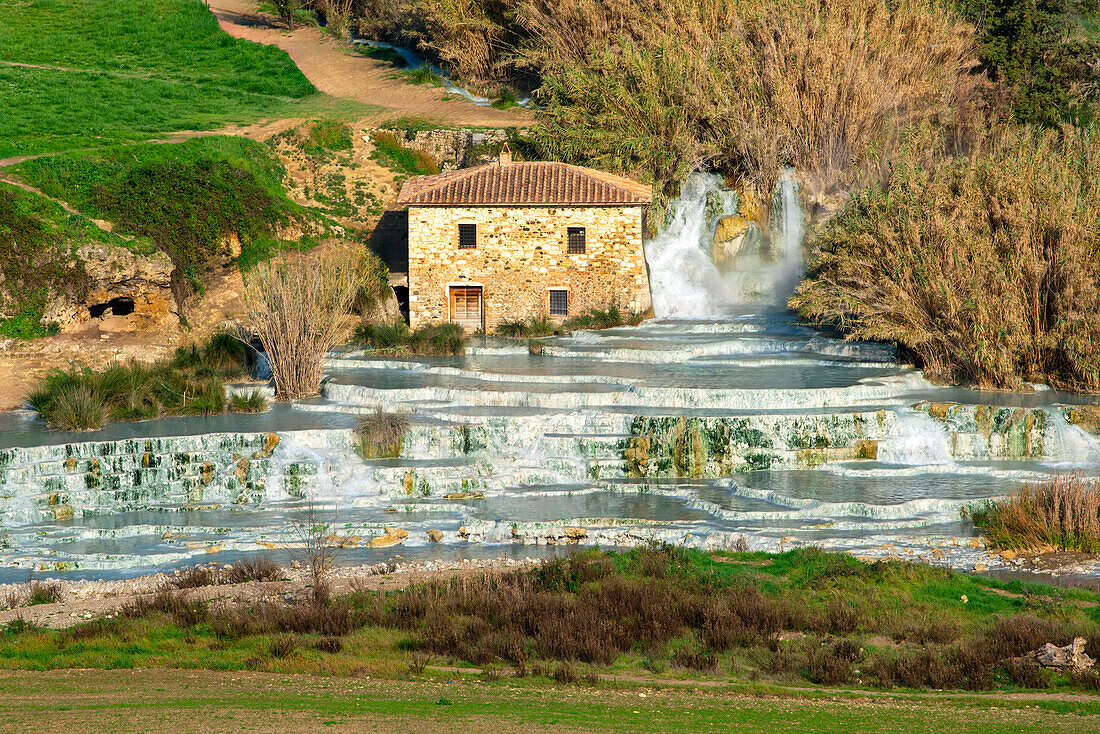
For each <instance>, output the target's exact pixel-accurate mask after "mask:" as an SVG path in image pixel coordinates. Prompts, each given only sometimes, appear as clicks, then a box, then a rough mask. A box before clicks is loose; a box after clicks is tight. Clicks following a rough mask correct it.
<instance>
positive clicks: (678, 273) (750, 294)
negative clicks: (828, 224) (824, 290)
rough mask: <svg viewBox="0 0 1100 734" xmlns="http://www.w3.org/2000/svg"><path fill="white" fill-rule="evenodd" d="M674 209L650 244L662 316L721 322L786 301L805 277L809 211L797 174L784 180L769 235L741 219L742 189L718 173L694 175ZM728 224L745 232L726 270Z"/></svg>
mask: <svg viewBox="0 0 1100 734" xmlns="http://www.w3.org/2000/svg"><path fill="white" fill-rule="evenodd" d="M669 212H670V214H669V217H668V219H667V220H666V224H665V226H664V227H663V228H662V229H661V231H660V232H659V233H658V234H657V236H656V237H654V238H653V239H652V240H650V241H648V242H646V243H645V255H646V260H647V262H648V263H649V277H650V287H651V289H652V291H653V309H654V312H655V314H656V315H657V317H658V318H673V319H675V318H681V319H695V318H706V317H720V316H723V315H725V314H728V313H729V312H730V311H731V309H732V308H733V307H735V306H738V305H743V304H760V305H783V304H785V303H786V300H787V297H788V296H789V295H790V294H791V292H793V290H794V287H795V286H796V285H797V283H798V280H799V278H800V277H801V274H802V237H803V226H802V223H803V214H802V210H801V206H800V204H799V200H798V185H797V179H796V176H795V173H794V171H792V170H789V169H788V170H785V171H783V173H782V174H781V176H780V179H779V184H778V186H777V187H776V191H775V195H774V197H773V202H772V214H771V217H770V219H769V221H770V223H771V226H770V227H769V232H768V235H763V233H762V232H761V231H760V229H759V228H758V227H757V225H756V224H755V223H754V222H750V221H748V219H746V218H744V217H739V216H738V196H737V192H734V191H731V190H729V189H728V188H726V186H725V183H724V181H723V180H722V177H721V176H718V175H715V174H708V173H693V174H691V175H690V176H688V178H687V180H686V181H684V183H683V185H682V186H681V187H680V197H679V198H677V199H676V200H674V201H673V202H672V203H671V205H670V209H669ZM723 220H736V221H737V223H739V224H741V225H742V228H741V229H739V230H737V231H738V233H739V234H738V235H737V238H736V240H735V242H736V244H737V247H736V248H735V252H734V253H733V254H728V253H726V254H725V255H724V260H722V262H723V263H724V265H725V267H724V268H720V267H719V266H718V265H717V264H716V260H718V259H719V257H720V256H721V255H722V253H717V252H716V251H715V248H716V246H717V245H716V242H715V234H716V232H718V230H719V227H720V225H721V223H722V221H723Z"/></svg>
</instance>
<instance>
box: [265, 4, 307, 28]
mask: <svg viewBox="0 0 1100 734" xmlns="http://www.w3.org/2000/svg"><path fill="white" fill-rule="evenodd" d="M272 5H274V6H275V11H276V12H277V13H278V14H279V17H280V18H282V19H283V22H284V23H286V27H287V28H288V29H289V30H294V15H295V14H296V13H297V12H298V10H299V9H300V8H301V7H302V2H301V0H272Z"/></svg>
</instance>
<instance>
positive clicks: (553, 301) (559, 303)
mask: <svg viewBox="0 0 1100 734" xmlns="http://www.w3.org/2000/svg"><path fill="white" fill-rule="evenodd" d="M550 315H551V316H568V315H569V291H567V290H565V289H561V288H555V289H554V290H551V291H550Z"/></svg>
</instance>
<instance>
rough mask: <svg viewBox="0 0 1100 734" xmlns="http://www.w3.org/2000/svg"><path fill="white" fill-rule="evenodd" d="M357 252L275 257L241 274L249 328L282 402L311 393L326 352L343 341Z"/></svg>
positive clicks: (357, 280) (349, 325)
mask: <svg viewBox="0 0 1100 734" xmlns="http://www.w3.org/2000/svg"><path fill="white" fill-rule="evenodd" d="M362 257H363V255H362V254H360V253H356V252H352V251H351V250H346V251H343V252H340V253H335V254H327V255H326V256H325V257H318V258H311V259H308V260H307V259H303V258H297V257H293V256H291V257H287V256H283V257H278V258H275V259H273V260H269V261H267V262H264V263H261V264H259V265H257V266H256V268H255V269H253V270H252V271H251V272H249V273H248V274H247V275H246V276H245V287H244V293H243V298H244V303H245V308H246V311H247V318H248V322H249V326H250V327H251V328H252V329H253V331H255V333H256V334H257V335H258V336H259V338H260V341H261V342H262V343H263V346H264V349H265V350H266V351H267V357H268V361H269V362H270V363H271V371H272V374H273V376H274V378H275V391H276V394H277V395H278V397H280V398H281V399H283V400H294V399H297V398H303V397H308V396H311V395H317V394H318V393H320V391H321V376H322V369H323V368H324V365H325V362H326V361H327V359H328V353H329V352H330V351H331V350H332V349H333V348H334V347H336V346H337V345H339V344H342V343H344V342H346V341H347V340H348V338H349V337H350V336H351V334H352V331H353V329H354V323H353V322H352V321H351V320H350V318H349V317H350V315H351V309H352V305H353V304H354V303H355V300H356V296H357V295H358V293H359V290H360V287H361V286H362V283H361V276H360V273H361V272H362V268H361V266H360V261H361V259H362Z"/></svg>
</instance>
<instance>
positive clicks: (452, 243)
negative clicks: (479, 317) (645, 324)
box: [409, 206, 650, 330]
mask: <svg viewBox="0 0 1100 734" xmlns="http://www.w3.org/2000/svg"><path fill="white" fill-rule="evenodd" d="M459 224H474V225H476V226H477V248H476V249H472V250H470V249H464V250H460V249H458V225H459ZM568 227H584V228H585V238H586V247H585V250H586V251H585V253H584V254H583V255H579V254H578V255H570V254H568V253H567V247H566V229H567V228H568ZM467 284H468V285H480V286H482V288H483V303H484V306H483V309H484V312H485V327H486V329H487V330H492V329H493V327H494V326H495V325H496V324H498V323H499V322H500V321H502V320H504V319H518V318H529V317H532V316H538V315H549V290H550V289H552V288H565V289H568V291H569V315H570V316H576V315H579V314H583V313H585V312H587V311H588V310H589V309H590V308H606V307H607V306H609V305H611V304H615V305H617V306H618V307H619V308H620V309H621V310H623V311H626V312H639V313H640V312H644V311H646V310H648V309H649V308H650V294H649V273H648V270H647V268H646V262H645V253H644V252H643V250H642V207H636V206H635V207H608V206H603V207H568V206H558V207H410V208H409V318H410V322H411V324H412V326H413V327H419V326H423V325H424V324H429V323H439V322H443V321H447V320H449V318H450V303H449V296H448V289H449V287H450V286H452V285H467Z"/></svg>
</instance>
